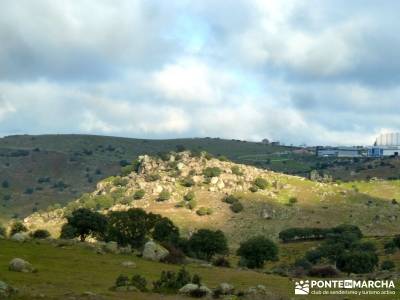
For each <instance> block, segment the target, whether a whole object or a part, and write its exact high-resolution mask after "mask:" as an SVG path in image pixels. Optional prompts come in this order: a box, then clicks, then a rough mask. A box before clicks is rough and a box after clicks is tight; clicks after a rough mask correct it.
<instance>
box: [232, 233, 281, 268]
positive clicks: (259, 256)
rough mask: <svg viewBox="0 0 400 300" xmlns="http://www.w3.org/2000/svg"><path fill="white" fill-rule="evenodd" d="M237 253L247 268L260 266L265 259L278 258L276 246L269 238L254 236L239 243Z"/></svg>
mask: <svg viewBox="0 0 400 300" xmlns="http://www.w3.org/2000/svg"><path fill="white" fill-rule="evenodd" d="M237 254H238V255H239V256H240V257H241V261H242V263H243V264H244V265H246V266H247V267H248V268H262V267H263V266H264V263H265V261H269V260H276V259H277V258H278V247H277V246H276V245H275V243H274V242H272V241H271V240H269V239H267V238H265V237H263V236H256V237H253V238H251V239H249V240H247V241H245V242H243V243H241V244H240V247H239V249H238V250H237Z"/></svg>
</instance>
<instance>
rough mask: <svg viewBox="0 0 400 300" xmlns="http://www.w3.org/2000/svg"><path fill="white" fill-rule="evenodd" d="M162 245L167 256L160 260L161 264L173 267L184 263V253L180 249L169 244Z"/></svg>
mask: <svg viewBox="0 0 400 300" xmlns="http://www.w3.org/2000/svg"><path fill="white" fill-rule="evenodd" d="M162 245H163V246H164V248H165V249H167V250H168V252H169V253H168V255H167V256H166V257H165V258H163V259H162V262H164V263H167V264H174V265H181V264H184V263H185V260H186V257H185V253H184V252H183V251H182V250H181V249H179V248H178V247H176V246H174V245H172V244H170V243H163V244H162Z"/></svg>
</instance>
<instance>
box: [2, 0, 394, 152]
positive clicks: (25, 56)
mask: <svg viewBox="0 0 400 300" xmlns="http://www.w3.org/2000/svg"><path fill="white" fill-rule="evenodd" d="M399 10H400V2H398V1H395V0H393V1H390V0H387V1H367V0H363V1H361V0H360V1H357V0H354V1H340V0H331V1H330V0H325V1H322V0H319V1H313V0H303V1H297V0H234V1H227V0H225V1H222V0H219V1H218V0H213V1H211V0H210V1H208V0H203V1H189V0H182V1H161V0H159V1H155V0H153V1H152V0H143V1H135V0H126V1H125V0H114V1H108V0H69V1H52V0H35V1H31V0H19V1H15V0H3V1H1V3H0V43H1V44H0V135H9V134H23V133H29V134H42V133H88V134H104V135H117V136H127V137H141V138H173V137H200V136H212V137H224V138H240V139H246V140H260V139H262V138H264V137H267V138H270V139H274V140H281V141H283V142H285V143H287V144H301V143H307V144H309V145H316V144H322V145H326V144H371V143H372V142H373V140H374V136H375V135H377V134H378V133H380V132H384V131H400V118H399V115H400V35H399V34H398V32H397V31H398V28H399V27H400V21H399V18H398V11H399Z"/></svg>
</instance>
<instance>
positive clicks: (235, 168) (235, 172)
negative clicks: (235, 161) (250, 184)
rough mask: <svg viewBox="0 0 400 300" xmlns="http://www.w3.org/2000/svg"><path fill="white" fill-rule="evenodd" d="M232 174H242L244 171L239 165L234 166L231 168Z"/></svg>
mask: <svg viewBox="0 0 400 300" xmlns="http://www.w3.org/2000/svg"><path fill="white" fill-rule="evenodd" d="M231 171H232V174H234V175H237V176H242V175H243V172H242V170H241V169H240V168H239V167H238V166H233V167H232V168H231Z"/></svg>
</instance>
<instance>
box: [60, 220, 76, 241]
mask: <svg viewBox="0 0 400 300" xmlns="http://www.w3.org/2000/svg"><path fill="white" fill-rule="evenodd" d="M75 237H76V229H75V228H74V227H72V226H71V225H69V224H68V223H66V224H64V225H63V226H62V227H61V234H60V239H66V240H71V239H74V238H75Z"/></svg>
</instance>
